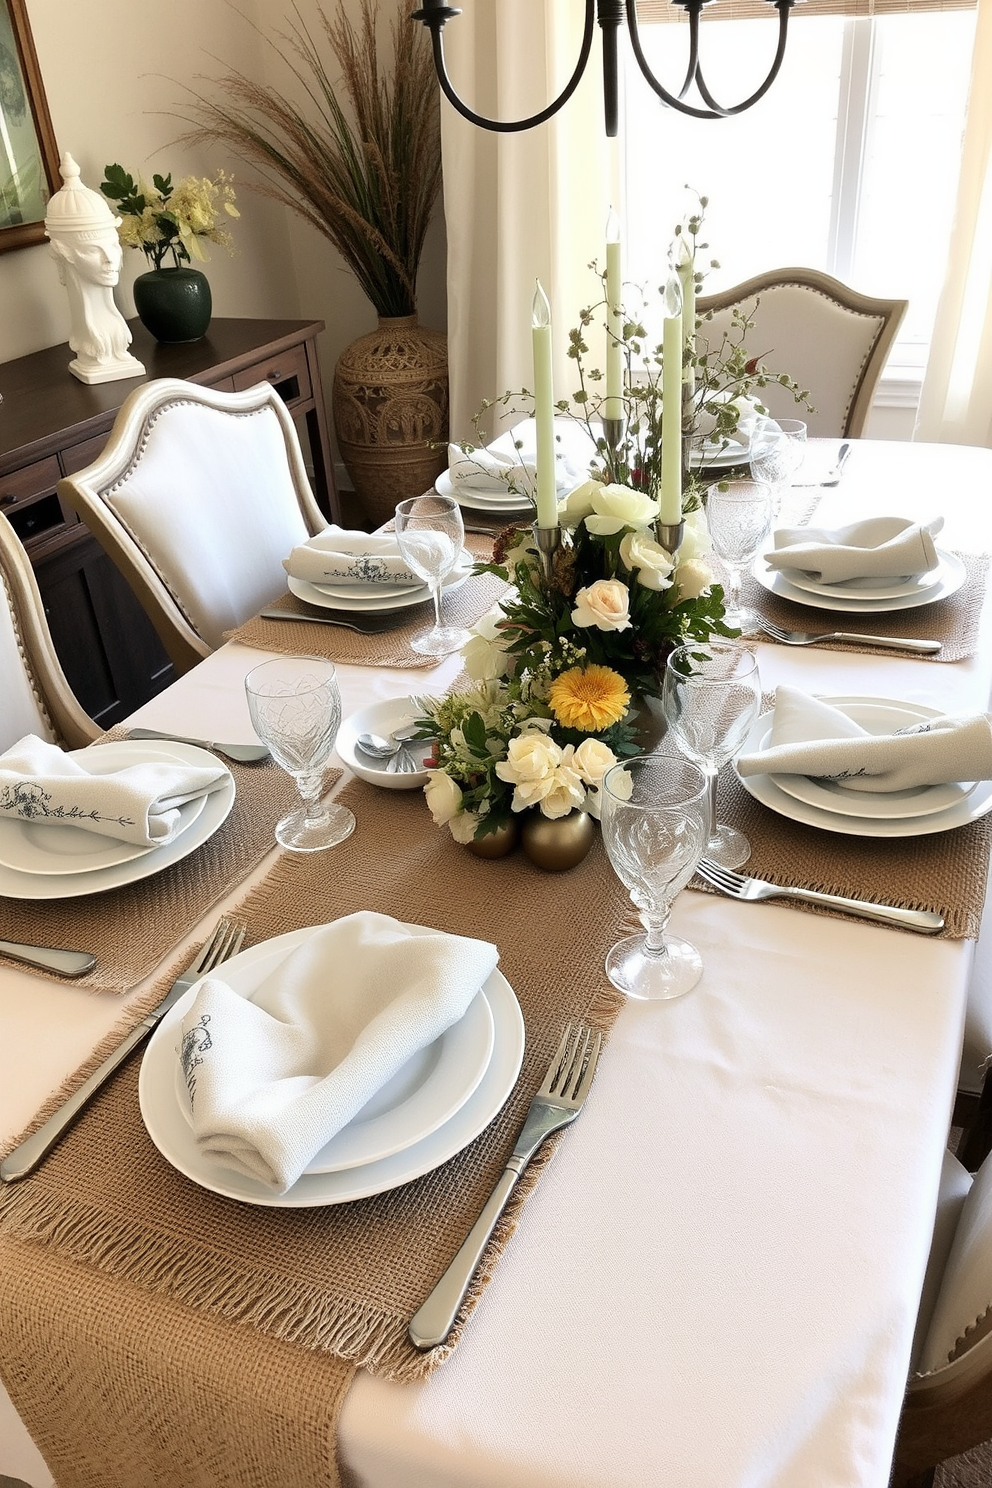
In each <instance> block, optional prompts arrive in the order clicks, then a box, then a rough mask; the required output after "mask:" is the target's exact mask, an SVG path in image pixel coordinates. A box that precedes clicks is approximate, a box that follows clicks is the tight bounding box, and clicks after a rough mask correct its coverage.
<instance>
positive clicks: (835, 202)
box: [624, 9, 975, 383]
mask: <svg viewBox="0 0 992 1488" xmlns="http://www.w3.org/2000/svg"><path fill="white" fill-rule="evenodd" d="M974 26H975V12H974V10H973V9H950V10H943V11H923V12H917V13H915V14H885V15H875V16H858V17H854V16H843V15H836V14H834V15H807V16H803V15H802V14H801V13H800V12H799V11H796V12H794V13H793V20H792V22H791V23H790V28H789V45H788V48H787V51H786V58H785V63H784V65H783V68H782V71H781V73H780V74H779V77H778V78H777V80H776V81H775V83H774V84H773V86H772V88H771V89H770V90H769V92H768V93H767V94H766V96H765V98H764V99H762V101H761V102H760V103H758V104H756V105H755V107H754V108H753V109H751V110H749V111H748V112H747V113H744V114H741V115H740V116H739V117H737V118H733V119H721V120H714V121H700V120H695V119H686V118H684V117H683V116H681V115H679V114H676V113H675V112H674V111H673V110H670V109H666V108H664V107H663V106H662V105H661V104H660V102H659V101H658V100H657V98H656V97H655V95H654V94H653V93H652V92H651V90H650V88H648V86H647V85H646V83H645V82H644V80H643V79H642V78H641V77H640V74H639V73H638V72H637V69H636V63H634V61H633V59H632V58H631V59H629V77H628V80H627V85H626V88H625V107H626V130H625V139H626V155H625V161H624V176H625V198H626V200H625V215H626V221H627V230H626V235H625V241H626V244H627V245H628V248H627V270H626V272H627V277H628V278H629V279H632V280H634V281H636V282H645V283H648V284H654V283H657V282H658V281H659V280H660V279H662V278H663V277H664V274H665V251H666V249H667V245H668V242H669V240H670V236H671V230H672V226H673V224H674V222H675V221H677V220H678V218H679V216H680V215H681V213H682V211H683V209H684V205H685V203H686V200H687V197H686V193H685V192H684V191H683V190H682V188H683V186H684V185H686V184H688V185H689V186H690V187H691V188H692V189H693V190H695V191H698V192H700V193H701V194H703V195H706V196H708V197H709V199H710V205H709V207H708V209H707V214H706V218H707V221H706V226H707V231H706V233H705V238H706V240H707V241H708V242H709V243H710V245H711V249H712V256H713V257H715V258H717V259H718V260H719V262H720V268H719V269H718V270H713V271H712V272H711V273H710V274H709V276H708V278H707V282H706V288H707V290H708V291H710V292H712V291H714V290H717V289H722V288H726V287H729V286H730V285H733V284H736V283H738V282H740V281H741V280H742V279H747V278H749V277H750V276H751V275H752V274H756V273H760V272H761V271H762V270H765V269H770V268H779V267H783V266H785V265H788V264H801V265H806V266H808V267H811V268H819V269H823V270H825V271H826V272H827V273H831V274H834V275H835V276H836V277H837V278H838V279H842V280H844V281H845V282H846V283H848V284H850V285H851V286H852V287H853V288H855V289H858V290H861V291H862V293H864V294H874V295H881V296H885V297H898V298H905V299H908V300H909V310H908V312H907V315H906V319H905V320H904V322H903V325H902V329H901V333H900V339H899V341H898V343H897V345H896V347H895V350H894V352H893V355H892V357H891V359H890V377H891V376H894V377H895V378H900V377H902V378H906V379H908V380H909V381H910V383H912V381H913V379H914V378H915V379H916V380H917V381H918V380H919V377H920V375H921V373H920V371H919V370H916V369H921V368H922V367H923V365H924V363H925V360H926V354H927V348H928V346H929V341H930V335H931V331H932V328H933V321H934V316H935V314H936V309H937V300H938V297H939V295H940V291H941V288H942V284H943V274H944V264H945V260H946V256H947V246H948V238H949V234H950V228H951V221H952V216H953V212H954V201H955V194H956V190H957V175H958V162H959V159H960V152H961V135H962V130H963V125H964V116H965V109H966V105H967V94H968V83H969V74H970V66H971V48H972V39H973V35H974ZM700 31H701V45H700V52H701V56H702V59H703V66H704V70H705V74H706V78H707V82H708V84H709V86H710V88H711V90H712V92H713V94H714V96H715V97H716V98H718V99H719V100H720V101H721V102H723V101H726V102H728V103H734V102H736V101H737V100H738V99H739V98H741V97H743V96H746V94H747V93H748V92H749V91H752V90H753V88H754V87H755V86H757V84H758V83H759V82H760V81H761V79H762V78H763V77H764V75H765V72H766V71H767V67H768V64H769V61H770V58H771V54H772V51H773V49H774V40H775V35H776V29H775V26H774V25H770V24H769V23H768V21H767V20H763V21H760V22H759V21H755V20H727V21H721V22H719V23H717V22H711V21H709V19H708V18H707V17H706V16H704V20H703V24H702V26H701V27H700ZM641 38H642V44H643V47H644V51H645V54H646V56H647V58H648V60H649V62H650V63H651V66H652V67H653V69H654V71H655V73H656V76H658V77H659V78H660V79H661V81H663V82H665V83H666V85H667V86H671V85H672V80H673V79H674V78H675V77H676V76H677V75H678V74H679V70H680V68H681V67H682V66H684V59H685V56H686V31H685V28H684V26H680V25H672V24H668V25H644V26H642V28H641Z"/></svg>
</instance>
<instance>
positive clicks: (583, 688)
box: [548, 666, 630, 734]
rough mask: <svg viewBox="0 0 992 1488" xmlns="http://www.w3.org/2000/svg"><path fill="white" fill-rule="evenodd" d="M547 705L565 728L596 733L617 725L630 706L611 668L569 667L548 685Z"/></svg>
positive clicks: (625, 685)
mask: <svg viewBox="0 0 992 1488" xmlns="http://www.w3.org/2000/svg"><path fill="white" fill-rule="evenodd" d="M548 702H549V703H550V704H551V707H552V709H553V711H554V715H555V717H556V718H557V720H558V722H559V723H561V724H564V726H565V727H566V728H574V729H580V730H581V731H582V733H584V734H598V733H601V732H602V730H603V729H605V728H609V727H610V724H612V723H619V721H620V719H621V718H622V717H623V715H624V714H625V713H626V711H627V708H628V706H629V705H630V693H629V692H628V691H627V684H626V682H625V681H624V680H623V678H622V677H621V676H620V675H619V673H618V672H615V671H613V670H612V668H611V667H605V666H587V667H573V668H572V670H571V671H568V672H562V674H561V676H560V677H556V678H555V680H554V682H552V684H551V691H550V692H549V694H548Z"/></svg>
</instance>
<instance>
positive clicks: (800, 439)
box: [750, 418, 807, 517]
mask: <svg viewBox="0 0 992 1488" xmlns="http://www.w3.org/2000/svg"><path fill="white" fill-rule="evenodd" d="M806 432H807V431H806V425H805V424H804V423H803V422H802V420H801V419H770V418H763V419H759V420H758V422H757V424H756V425H755V428H754V430H753V431H752V434H751V444H750V467H751V476H752V479H754V480H758V481H764V482H765V483H766V484H767V485H769V486H771V488H772V516H773V517H777V516H778V514H779V511H780V510H781V507H782V498H783V496H784V494H785V491H786V489H787V487H788V486H789V485H791V483H792V477H793V476H794V475H795V474H796V472H797V471H798V469H799V467H800V466H801V465H802V463H803V459H804V458H805V455H806Z"/></svg>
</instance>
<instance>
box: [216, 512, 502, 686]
mask: <svg viewBox="0 0 992 1488" xmlns="http://www.w3.org/2000/svg"><path fill="white" fill-rule="evenodd" d="M465 546H466V547H467V548H468V550H469V552H470V553H471V554H472V556H473V558H476V559H480V560H482V559H488V558H489V556H490V555H491V553H492V542H491V540H490V539H489V538H487V537H484V536H481V535H478V534H476V535H472V536H466V539H465ZM506 588H507V586H506V585H505V584H504V583H503V582H502V581H501V580H500V579H497V578H495V577H494V575H492V574H480V575H478V576H476V577H473V578H470V579H469V580H468V581H467V582H466V583H465V584H463V585H462V586H461V588H460V589H456V590H454V592H453V593H450V594H445V596H444V612H443V613H444V622H445V624H446V625H461V626H470V625H474V624H475V622H476V621H477V620H478V619H479V618H480V617H481V616H482V615H484V614H485V613H486V611H487V610H490V609H492V607H493V605H494V604H495V603H496V601H497V600H498V599H499V597H500V595H501V594H505V592H506ZM268 608H271V609H279V610H286V611H287V612H288V613H289V614H292V615H299V616H300V617H301V618H300V619H299V620H298V621H297V620H263V619H261V618H260V617H259V616H255V617H254V618H253V619H251V620H248V621H247V622H246V623H245V624H244V625H240V626H238V628H237V630H232V631H229V632H227V634H226V639H227V640H229V641H240V642H241V643H242V644H243V645H245V646H254V647H255V648H256V649H257V650H259V651H278V652H280V653H282V654H284V655H288V656H323V657H326V659H327V660H328V661H340V662H343V663H351V664H353V665H354V666H372V667H404V668H413V667H417V668H421V667H434V666H437V657H436V656H422V655H420V653H419V652H417V651H413V650H411V648H410V642H411V640H412V639H413V638H414V636H416V635H419V634H420V632H421V631H423V630H428V629H430V627H431V625H433V623H434V604H433V601H428V602H427V603H426V604H419V605H416V606H415V607H414V608H413V609H404V610H396V611H395V612H394V613H395V615H396V622H397V623H396V625H395V626H393V627H392V628H390V629H385V630H381V631H380V630H378V629H377V628H376V629H375V630H374V631H373V632H370V633H360V632H358V631H355V630H348V629H346V628H345V627H344V626H338V625H328V624H326V622H321V621H320V620H312V619H311V617H312V616H314V615H316V614H319V613H320V612H319V611H318V610H317V609H316V607H315V606H314V605H309V604H307V603H306V602H305V601H304V600H301V599H297V598H296V596H295V595H294V594H286V595H284V596H283V597H282V598H281V599H279V600H277V601H276V603H275V605H272V606H268ZM340 618H341V619H343V620H346V621H348V620H351V619H352V618H354V619H355V620H356V621H357V622H358V623H361V621H362V620H363V618H368V619H369V620H370V621H371V622H372V623H373V625H374V626H376V627H377V626H378V622H380V621H383V620H384V621H386V622H387V623H388V618H389V616H388V614H386V615H375V616H368V617H364V616H363V615H362V614H358V615H356V616H354V617H353V616H352V615H350V614H343V613H342V614H341V616H340ZM308 622H309V623H308Z"/></svg>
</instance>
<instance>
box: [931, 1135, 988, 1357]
mask: <svg viewBox="0 0 992 1488" xmlns="http://www.w3.org/2000/svg"><path fill="white" fill-rule="evenodd" d="M990 1332H992V1159H989V1160H987V1161H986V1162H984V1163H983V1164H982V1166H981V1167H980V1168H979V1170H978V1172H977V1174H976V1175H975V1181H974V1182H973V1183H972V1185H971V1188H970V1190H969V1192H968V1197H967V1198H966V1199H965V1201H964V1205H963V1207H962V1209H961V1216H960V1218H959V1220H958V1223H957V1228H956V1229H955V1231H954V1240H953V1242H952V1243H951V1248H950V1253H949V1255H948V1257H947V1264H946V1266H945V1267H944V1276H943V1280H942V1282H941V1285H940V1291H939V1292H938V1294H937V1300H936V1302H935V1303H934V1308H933V1312H932V1313H931V1315H930V1326H929V1328H928V1329H927V1334H926V1339H925V1340H924V1343H923V1348H922V1350H921V1352H920V1357H919V1360H918V1361H917V1368H918V1369H919V1370H920V1371H923V1372H927V1371H930V1370H934V1369H942V1368H943V1367H944V1366H945V1365H946V1364H949V1363H952V1362H953V1361H954V1360H955V1359H957V1358H960V1356H961V1355H962V1354H964V1353H966V1352H967V1351H968V1350H969V1349H970V1348H972V1347H973V1346H974V1345H975V1344H976V1343H977V1342H978V1341H979V1339H980V1338H984V1337H985V1335H986V1334H987V1333H990Z"/></svg>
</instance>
